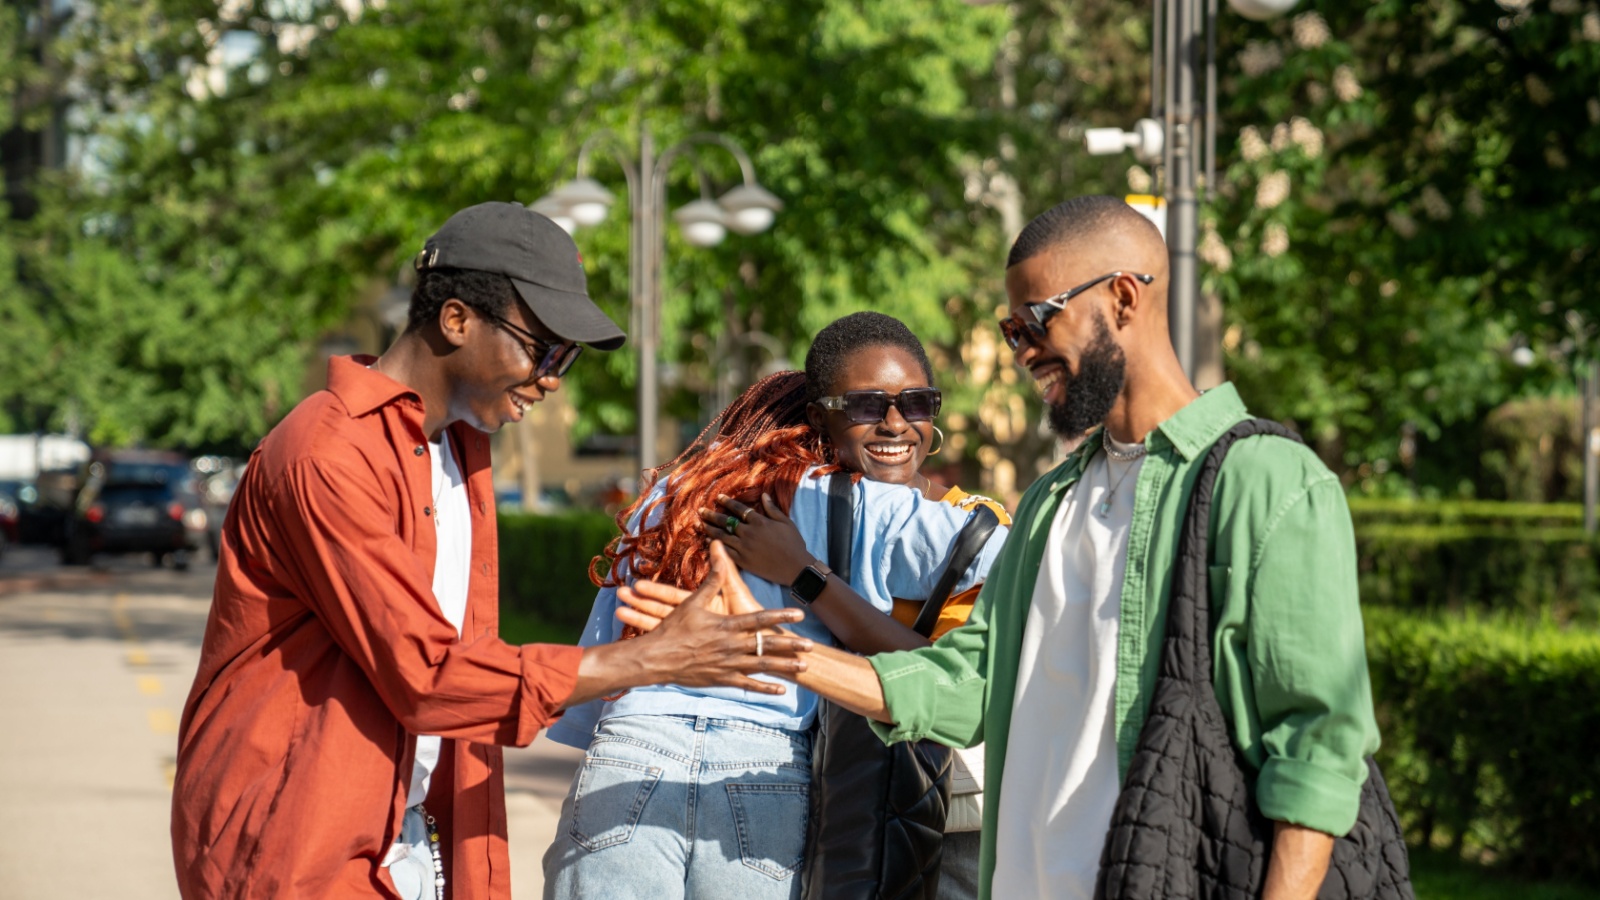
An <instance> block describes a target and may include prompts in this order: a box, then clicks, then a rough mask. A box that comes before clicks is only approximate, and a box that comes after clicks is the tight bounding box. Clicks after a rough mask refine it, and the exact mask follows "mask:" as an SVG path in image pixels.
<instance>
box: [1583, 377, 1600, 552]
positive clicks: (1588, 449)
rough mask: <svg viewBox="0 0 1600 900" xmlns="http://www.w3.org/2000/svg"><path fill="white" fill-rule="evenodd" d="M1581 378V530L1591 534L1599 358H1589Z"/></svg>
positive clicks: (1598, 473)
mask: <svg viewBox="0 0 1600 900" xmlns="http://www.w3.org/2000/svg"><path fill="white" fill-rule="evenodd" d="M1586 368H1587V372H1586V373H1585V375H1584V378H1583V436H1582V440H1581V441H1580V443H1581V445H1582V447H1583V530H1584V532H1585V533H1587V534H1594V533H1595V528H1596V523H1595V506H1596V501H1597V500H1600V421H1596V419H1597V418H1600V360H1593V361H1590V363H1589V365H1588V366H1587V367H1586Z"/></svg>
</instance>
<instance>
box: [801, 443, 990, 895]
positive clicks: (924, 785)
mask: <svg viewBox="0 0 1600 900" xmlns="http://www.w3.org/2000/svg"><path fill="white" fill-rule="evenodd" d="M852 496H853V494H852V488H851V482H850V476H849V474H848V473H846V472H838V473H835V474H834V475H833V476H832V478H831V480H830V481H829V483H828V565H829V566H830V567H831V568H832V569H833V572H834V574H835V575H838V576H839V577H840V578H843V579H845V580H847V581H848V580H849V577H850V566H851V559H850V555H851V554H850V541H851V525H852V524H853V522H854V521H855V516H854V512H853V510H852V508H851V498H852ZM998 524H999V518H998V517H997V516H995V514H994V511H993V510H991V509H989V508H988V507H985V506H981V505H980V506H979V507H978V509H977V512H976V514H975V515H974V516H973V517H972V518H970V519H968V520H967V524H966V525H965V526H963V527H962V530H961V534H960V536H959V537H958V538H957V539H956V546H955V550H954V552H953V553H952V554H951V556H950V561H949V562H948V563H947V564H946V565H945V571H944V574H943V575H942V576H940V579H939V583H938V586H937V587H935V588H934V593H933V596H931V597H929V598H928V600H927V601H926V602H924V603H923V607H922V611H921V613H919V614H918V616H917V624H916V630H917V633H919V634H921V635H922V636H923V637H927V636H928V635H930V634H932V633H933V625H934V622H935V621H937V619H938V618H939V610H940V608H941V607H943V606H944V602H945V600H946V599H948V598H949V596H950V593H951V591H952V590H953V589H954V587H955V585H956V582H957V581H959V580H960V578H961V574H962V573H963V572H965V571H966V570H967V568H968V567H969V566H971V565H972V561H973V560H974V559H976V558H977V556H978V553H979V552H980V551H981V550H982V549H983V545H984V544H985V543H986V542H987V541H988V539H989V535H990V534H992V533H993V532H994V528H995V526H996V525H998ZM814 734H815V737H814V739H813V742H812V746H811V821H810V822H809V823H808V825H807V840H806V862H805V870H804V876H803V879H802V882H801V883H802V890H803V892H804V893H803V894H802V896H803V897H804V898H805V900H911V898H923V900H933V897H934V894H935V893H937V891H938V889H939V860H940V857H941V854H942V851H943V846H944V820H945V814H946V813H947V812H948V810H949V808H950V766H951V751H950V748H949V747H946V746H944V745H942V744H936V743H934V742H932V741H902V742H900V743H897V744H892V745H887V746H886V745H885V744H884V743H883V741H882V740H880V739H879V738H878V736H877V735H876V734H874V733H873V732H872V729H871V727H870V726H868V725H867V720H866V719H865V718H864V717H862V716H859V715H856V714H855V713H853V712H850V711H849V710H847V709H845V708H844V707H841V706H836V705H834V704H833V703H831V702H829V701H827V700H820V701H819V702H818V708H817V726H816V731H815V732H814Z"/></svg>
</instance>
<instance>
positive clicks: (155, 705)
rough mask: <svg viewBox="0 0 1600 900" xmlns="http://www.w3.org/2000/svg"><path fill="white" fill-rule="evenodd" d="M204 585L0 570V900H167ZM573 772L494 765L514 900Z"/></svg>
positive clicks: (205, 579) (125, 570)
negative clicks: (182, 719) (174, 787)
mask: <svg viewBox="0 0 1600 900" xmlns="http://www.w3.org/2000/svg"><path fill="white" fill-rule="evenodd" d="M19 551H20V552H19ZM213 577H214V570H213V569H211V568H210V567H209V566H203V565H197V566H196V567H195V570H194V571H191V572H187V573H180V572H173V571H171V570H156V569H152V568H150V567H149V565H148V564H144V563H140V562H135V561H133V560H116V561H112V562H110V563H108V564H106V565H105V566H103V567H101V568H99V569H96V570H83V569H79V570H58V569H56V568H55V567H54V564H53V557H52V556H51V555H50V554H49V553H48V552H47V551H42V550H37V549H35V548H14V549H13V551H12V552H8V553H7V554H6V557H5V559H4V560H0V685H3V686H4V690H0V722H3V723H4V725H3V726H0V818H3V820H4V821H5V823H6V826H7V827H6V834H5V837H3V838H0V898H4V900H63V898H72V900H97V898H107V900H170V898H175V897H177V880H176V878H175V876H174V875H173V870H172V855H171V850H170V844H169V839H168V828H167V825H168V819H169V808H170V805H171V798H172V794H171V783H172V781H171V780H172V770H173V763H174V754H175V751H176V741H177V729H178V716H179V713H180V712H181V710H182V706H183V700H184V697H185V695H186V694H187V693H188V690H189V685H190V683H191V681H192V680H193V678H194V670H195V667H196V665H197V664H198V662H199V650H200V640H201V637H202V635H203V634H204V630H205V618H206V614H207V610H208V609H209V607H210V593H211V583H212V579H213ZM581 758H582V754H581V753H579V752H578V751H575V750H570V749H568V748H566V747H562V746H560V745H558V744H553V743H550V742H548V741H545V740H544V739H543V738H540V739H539V740H537V741H535V742H534V746H532V747H530V748H524V749H515V748H508V749H507V751H506V769H507V771H506V786H507V797H506V805H507V812H508V824H509V829H510V841H511V874H512V895H513V897H514V898H516V900H525V898H526V900H532V898H537V897H539V896H540V895H541V893H542V890H543V877H542V873H541V870H540V860H541V858H542V857H543V855H544V851H545V848H546V847H548V846H549V844H550V841H551V839H552V838H553V837H554V835H555V830H556V820H557V817H558V815H559V812H560V806H561V800H562V798H563V797H564V796H565V795H566V791H567V785H568V783H569V782H570V781H571V778H572V772H573V771H574V770H575V769H576V767H577V764H578V762H579V761H580V760H581Z"/></svg>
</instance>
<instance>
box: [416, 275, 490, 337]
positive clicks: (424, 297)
mask: <svg viewBox="0 0 1600 900" xmlns="http://www.w3.org/2000/svg"><path fill="white" fill-rule="evenodd" d="M450 299H455V300H460V301H461V302H462V303H465V304H466V305H467V306H469V307H471V308H472V309H475V310H477V311H478V312H480V313H488V314H489V315H492V316H499V317H500V318H502V319H504V318H507V317H508V313H510V312H511V307H512V306H513V305H514V304H515V303H516V300H517V289H516V288H514V287H512V286H511V279H509V278H507V277H506V276H504V275H501V274H499V273H498V272H481V271H479V270H477V269H446V268H439V269H426V270H424V271H422V272H418V273H417V286H416V287H415V288H414V289H412V291H411V306H410V308H409V309H408V310H407V311H406V330H407V331H415V330H416V329H418V328H421V327H423V326H424V325H430V324H432V323H435V322H437V321H439V310H440V309H441V308H443V306H444V304H445V301H446V300H450Z"/></svg>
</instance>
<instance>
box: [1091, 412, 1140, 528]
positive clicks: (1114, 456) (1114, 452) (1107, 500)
mask: <svg viewBox="0 0 1600 900" xmlns="http://www.w3.org/2000/svg"><path fill="white" fill-rule="evenodd" d="M1100 446H1101V447H1102V448H1104V449H1105V451H1106V484H1107V485H1108V486H1109V487H1110V490H1108V491H1106V495H1105V497H1104V498H1102V499H1101V500H1100V503H1099V505H1097V506H1096V507H1095V508H1094V511H1095V513H1096V514H1097V515H1099V516H1100V518H1102V519H1104V518H1107V517H1109V516H1110V515H1111V503H1112V501H1114V500H1116V499H1117V491H1119V490H1121V489H1122V483H1123V482H1124V481H1127V480H1128V476H1129V475H1131V474H1132V473H1133V470H1134V469H1135V468H1137V467H1136V466H1133V465H1130V466H1128V468H1126V469H1124V470H1123V471H1122V477H1121V478H1118V479H1117V483H1116V484H1112V483H1111V463H1113V462H1124V463H1135V462H1138V461H1139V460H1141V459H1143V458H1144V455H1145V453H1147V452H1148V450H1147V449H1146V448H1145V445H1143V444H1140V445H1138V446H1137V447H1136V448H1134V449H1132V450H1118V449H1117V448H1115V447H1113V446H1111V435H1110V432H1107V431H1102V432H1100Z"/></svg>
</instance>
